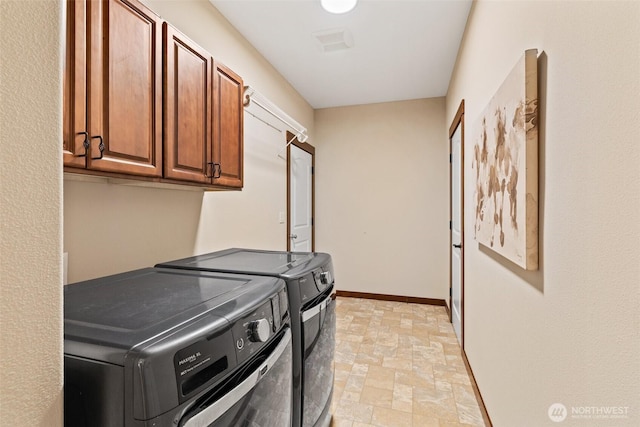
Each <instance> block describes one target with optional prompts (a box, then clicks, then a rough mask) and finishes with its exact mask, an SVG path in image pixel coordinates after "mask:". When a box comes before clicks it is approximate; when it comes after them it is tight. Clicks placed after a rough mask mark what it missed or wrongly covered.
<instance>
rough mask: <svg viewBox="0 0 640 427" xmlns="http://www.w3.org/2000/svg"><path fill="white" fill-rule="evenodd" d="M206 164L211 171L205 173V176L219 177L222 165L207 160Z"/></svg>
mask: <svg viewBox="0 0 640 427" xmlns="http://www.w3.org/2000/svg"><path fill="white" fill-rule="evenodd" d="M207 165H209V168H211V173H206V174H205V176H206V177H207V178H213V179H218V178H220V175H221V174H222V166H220V163H212V162H208V163H207Z"/></svg>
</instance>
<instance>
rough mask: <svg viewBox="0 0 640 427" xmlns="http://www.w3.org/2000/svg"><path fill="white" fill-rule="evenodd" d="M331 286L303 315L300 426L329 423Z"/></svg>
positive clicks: (332, 338)
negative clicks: (302, 373) (302, 372)
mask: <svg viewBox="0 0 640 427" xmlns="http://www.w3.org/2000/svg"><path fill="white" fill-rule="evenodd" d="M332 292H333V287H331V288H330V289H329V290H328V291H327V292H325V293H324V294H323V296H324V298H323V299H321V300H320V301H319V303H318V304H316V305H313V306H311V307H310V308H308V309H307V310H306V311H304V312H302V324H303V342H304V355H303V357H304V375H303V378H304V379H303V381H304V383H303V385H302V390H303V395H302V426H303V427H311V426H323V425H328V424H329V422H330V417H331V414H330V412H329V407H330V406H331V396H332V394H333V355H334V352H335V332H336V301H335V299H334V296H333V295H332Z"/></svg>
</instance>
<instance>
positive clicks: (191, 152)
mask: <svg viewBox="0 0 640 427" xmlns="http://www.w3.org/2000/svg"><path fill="white" fill-rule="evenodd" d="M163 28H164V30H163V39H164V42H163V45H164V97H165V98H164V177H165V178H171V179H179V180H186V181H194V182H203V183H211V175H212V174H213V164H212V160H211V158H212V150H211V144H212V133H211V120H212V118H213V113H212V107H211V101H212V99H211V98H212V97H211V94H212V93H213V87H212V81H211V75H212V63H213V60H212V59H211V55H210V54H209V53H207V52H206V51H204V50H203V49H202V48H200V47H199V46H197V45H196V44H195V43H193V42H191V41H190V40H189V39H188V38H186V37H185V36H184V35H183V34H181V33H180V32H178V31H177V30H175V29H174V28H173V27H171V26H170V25H168V24H167V23H164V25H163Z"/></svg>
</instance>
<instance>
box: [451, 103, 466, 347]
mask: <svg viewBox="0 0 640 427" xmlns="http://www.w3.org/2000/svg"><path fill="white" fill-rule="evenodd" d="M458 127H460V177H459V180H460V203H459V206H460V217H461V221H460V243H461V246H462V247H461V248H460V328H461V335H462V336H461V337H460V347H461V348H462V349H463V350H464V99H463V100H462V101H461V102H460V106H459V107H458V111H457V112H456V115H455V117H454V119H453V122H452V123H451V126H450V127H449V160H450V161H449V321H451V322H452V323H453V256H452V254H451V253H452V250H453V244H454V242H453V236H452V235H453V230H452V224H453V163H452V161H453V159H452V157H453V147H452V138H453V135H454V133H455V132H456V130H457V129H458Z"/></svg>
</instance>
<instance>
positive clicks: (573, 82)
mask: <svg viewBox="0 0 640 427" xmlns="http://www.w3.org/2000/svg"><path fill="white" fill-rule="evenodd" d="M638 22H640V3H638V2H622V1H619V2H540V1H530V2H492V1H478V2H476V3H475V5H474V7H473V9H472V12H471V15H470V18H469V22H468V25H467V30H466V34H465V37H464V40H463V43H462V47H461V51H460V53H459V57H458V62H457V66H456V68H455V72H454V75H453V78H452V82H451V85H450V88H449V92H448V95H447V106H446V110H447V115H446V116H447V119H446V122H447V123H451V121H452V120H453V118H454V115H455V111H456V109H457V107H458V105H459V103H460V100H461V99H464V100H465V108H466V117H465V122H466V125H467V126H466V134H465V137H466V141H465V151H466V153H472V148H473V142H474V141H473V140H472V135H473V133H474V129H475V126H474V125H475V120H476V119H477V117H478V116H479V114H480V112H481V111H482V109H483V108H484V107H485V105H486V104H487V103H488V101H489V100H490V98H491V96H492V95H493V93H494V92H495V90H496V89H497V88H498V87H499V85H500V84H501V82H502V80H503V78H504V77H505V76H506V74H507V73H508V72H509V70H510V69H511V68H512V67H513V65H514V64H515V63H516V62H517V60H518V58H519V57H520V56H521V55H522V54H523V52H524V50H525V49H528V48H538V50H539V51H540V52H544V54H543V55H542V57H541V59H540V61H539V69H540V74H541V76H540V85H539V87H540V98H541V120H542V123H541V128H540V130H541V132H540V165H539V173H540V180H539V182H540V209H539V215H540V261H541V264H540V270H539V271H537V272H528V273H527V272H524V271H523V270H521V269H520V268H518V267H516V266H515V265H513V264H511V263H510V262H509V261H506V260H504V259H503V258H501V257H500V256H497V255H493V254H492V253H491V252H490V251H489V250H486V249H481V248H480V247H479V246H478V243H477V242H475V241H474V240H473V233H472V230H473V224H474V216H473V212H474V208H475V206H474V203H473V189H474V183H473V182H472V180H471V179H468V180H467V182H466V183H465V192H466V193H465V212H466V215H465V226H466V229H467V230H468V232H467V233H466V236H465V237H466V238H465V248H466V250H465V257H466V258H465V259H466V269H465V316H466V318H465V319H466V320H465V332H466V337H465V350H466V353H467V356H468V358H469V361H470V363H471V366H472V368H473V371H474V373H475V377H476V379H477V381H478V385H479V388H480V391H481V392H482V395H483V397H484V401H485V403H486V405H487V409H488V411H489V415H490V416H491V418H492V420H493V422H494V425H496V426H498V427H500V426H516V425H518V426H519V425H531V426H543V425H555V424H554V423H553V422H551V420H550V419H549V417H548V415H547V410H548V408H549V406H550V405H551V404H553V403H562V404H564V405H565V406H566V407H567V409H568V410H569V411H570V412H571V411H572V408H574V407H575V408H577V410H580V408H582V407H593V406H595V407H628V418H625V419H616V420H612V419H609V420H602V419H591V420H585V419H573V418H571V414H569V418H568V419H567V420H566V421H565V422H564V423H562V424H561V425H575V426H601V425H612V426H619V425H620V426H622V425H629V426H631V425H633V426H637V425H639V422H640V382H639V381H638V378H640V363H639V362H638V355H639V354H640V338H639V337H640V334H639V332H638V325H639V324H640V310H639V308H638V307H639V306H640V246H638V243H639V242H640V215H639V212H640V167H639V166H638V165H639V164H640V144H638V129H640V115H639V114H640V113H639V112H640V110H639V108H638V105H639V101H638V99H639V98H640V44H639V43H640V26H639V25H638ZM465 176H467V177H472V176H473V175H472V173H471V157H470V156H467V158H466V161H465Z"/></svg>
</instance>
